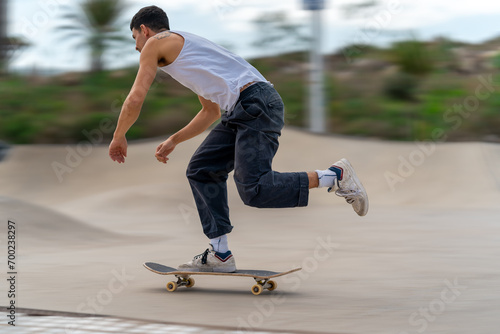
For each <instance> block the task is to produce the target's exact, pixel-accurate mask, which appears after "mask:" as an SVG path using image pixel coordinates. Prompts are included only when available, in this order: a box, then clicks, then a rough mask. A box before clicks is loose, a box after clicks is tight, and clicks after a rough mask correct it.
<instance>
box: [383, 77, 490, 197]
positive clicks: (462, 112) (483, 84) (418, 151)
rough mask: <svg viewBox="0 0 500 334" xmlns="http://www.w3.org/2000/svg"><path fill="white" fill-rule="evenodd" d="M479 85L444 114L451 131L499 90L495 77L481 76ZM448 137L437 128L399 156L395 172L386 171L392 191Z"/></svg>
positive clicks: (385, 174)
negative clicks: (407, 152)
mask: <svg viewBox="0 0 500 334" xmlns="http://www.w3.org/2000/svg"><path fill="white" fill-rule="evenodd" d="M477 80H478V82H479V83H478V85H477V86H476V89H475V91H474V94H473V95H469V96H467V97H466V98H464V99H463V101H462V103H456V104H454V105H453V106H452V107H450V108H448V109H447V110H446V111H445V112H444V113H443V121H444V122H445V124H447V125H451V129H453V130H456V129H458V128H459V127H460V126H462V124H463V123H464V121H465V120H467V119H468V118H469V117H470V116H471V115H472V114H473V113H474V112H476V111H477V110H478V108H479V107H480V105H481V101H485V100H487V99H488V98H489V97H490V96H491V94H492V93H493V92H495V91H496V90H497V88H498V84H495V83H494V81H493V75H491V74H490V75H486V76H483V75H479V76H478V77H477ZM447 138H448V136H447V135H446V133H445V130H444V129H443V128H435V129H434V130H433V131H432V133H431V138H430V140H427V141H423V142H418V141H417V142H415V145H416V148H415V149H413V150H412V151H411V152H410V153H409V154H408V155H406V156H403V155H399V157H398V161H399V164H398V167H397V168H396V170H394V171H385V172H384V178H385V181H386V182H387V185H388V186H389V188H390V189H391V191H393V192H394V191H395V190H396V186H397V185H398V184H400V183H403V182H405V181H406V180H407V179H408V178H409V177H411V176H412V175H413V174H414V173H415V171H416V169H417V168H418V167H420V166H422V165H423V164H424V163H425V161H426V160H427V159H428V158H429V157H430V156H431V155H432V154H434V152H435V151H436V142H439V141H446V139H447Z"/></svg>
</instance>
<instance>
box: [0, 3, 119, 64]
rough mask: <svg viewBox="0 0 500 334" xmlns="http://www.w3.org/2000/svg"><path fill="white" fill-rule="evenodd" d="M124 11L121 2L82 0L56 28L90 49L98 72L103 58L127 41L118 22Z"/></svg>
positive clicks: (68, 37) (66, 36)
mask: <svg viewBox="0 0 500 334" xmlns="http://www.w3.org/2000/svg"><path fill="white" fill-rule="evenodd" d="M0 1H1V0H0ZM124 9H126V6H125V4H124V1H123V0H85V1H84V2H83V3H82V4H80V5H78V6H77V8H71V9H70V10H69V11H68V13H67V14H65V15H64V16H63V19H65V20H66V21H70V22H68V23H66V24H64V25H60V26H58V27H57V28H58V29H59V30H63V31H65V32H67V34H66V35H65V36H64V37H65V38H66V39H72V38H77V39H79V43H78V47H85V48H88V49H89V51H90V56H91V71H101V70H102V69H103V68H104V64H103V55H104V54H105V53H106V52H108V51H109V50H111V49H113V48H116V47H117V46H118V45H119V44H121V43H123V42H124V41H125V40H127V38H126V37H125V35H124V33H123V30H122V27H123V26H124V22H120V21H119V20H120V18H121V14H122V13H123V11H124Z"/></svg>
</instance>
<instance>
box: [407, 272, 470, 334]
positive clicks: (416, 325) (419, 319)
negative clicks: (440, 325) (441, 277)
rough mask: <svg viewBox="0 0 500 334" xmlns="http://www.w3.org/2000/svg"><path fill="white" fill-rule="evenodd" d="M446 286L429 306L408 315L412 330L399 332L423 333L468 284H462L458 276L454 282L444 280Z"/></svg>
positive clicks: (408, 333) (409, 333)
mask: <svg viewBox="0 0 500 334" xmlns="http://www.w3.org/2000/svg"><path fill="white" fill-rule="evenodd" d="M444 284H445V287H444V288H443V289H442V290H441V293H440V295H439V297H438V298H435V299H433V300H432V301H431V302H430V303H429V304H428V305H427V307H420V308H419V309H418V311H415V312H413V313H412V314H410V316H409V317H408V324H409V325H410V326H411V327H412V330H411V331H409V332H408V331H401V332H399V334H411V333H423V332H425V331H426V330H427V329H428V328H429V325H430V324H431V323H433V322H434V321H436V319H437V318H438V316H440V315H441V314H443V313H444V312H445V311H446V310H447V309H448V308H449V306H450V305H451V304H453V303H454V302H455V301H456V300H457V298H458V297H460V295H461V294H462V292H463V291H464V290H465V289H467V286H465V285H460V284H459V282H458V278H456V277H455V279H454V280H453V282H451V281H450V280H447V279H446V280H445V281H444Z"/></svg>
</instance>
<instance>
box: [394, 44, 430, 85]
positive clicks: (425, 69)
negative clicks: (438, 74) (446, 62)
mask: <svg viewBox="0 0 500 334" xmlns="http://www.w3.org/2000/svg"><path fill="white" fill-rule="evenodd" d="M391 54H392V57H393V62H394V63H395V64H397V65H399V67H400V70H401V71H402V72H404V73H408V74H413V75H419V76H422V75H426V74H429V73H430V72H432V70H433V68H434V61H435V58H434V57H432V55H431V52H430V51H429V49H428V48H427V47H426V45H425V43H424V42H420V41H417V40H409V41H402V42H397V43H395V44H394V45H393V47H392V52H391Z"/></svg>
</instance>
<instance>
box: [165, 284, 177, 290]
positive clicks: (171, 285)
mask: <svg viewBox="0 0 500 334" xmlns="http://www.w3.org/2000/svg"><path fill="white" fill-rule="evenodd" d="M167 290H168V291H170V292H174V291H175V290H177V283H175V282H168V283H167Z"/></svg>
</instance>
